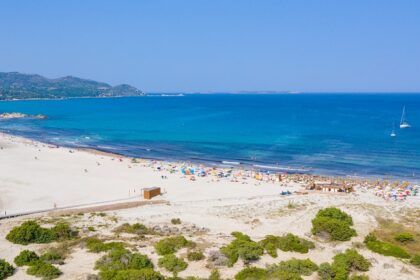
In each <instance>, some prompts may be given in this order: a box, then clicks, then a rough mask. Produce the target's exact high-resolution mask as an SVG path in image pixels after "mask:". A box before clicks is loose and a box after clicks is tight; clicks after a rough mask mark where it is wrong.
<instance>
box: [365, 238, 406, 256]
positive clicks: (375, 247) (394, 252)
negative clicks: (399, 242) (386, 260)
mask: <svg viewBox="0 0 420 280" xmlns="http://www.w3.org/2000/svg"><path fill="white" fill-rule="evenodd" d="M364 243H365V244H366V247H367V248H368V249H369V250H371V251H373V252H375V253H378V254H381V255H384V256H392V257H396V258H402V259H408V258H410V255H409V254H408V253H407V252H406V251H405V250H404V249H403V248H401V247H398V246H396V245H394V244H391V243H388V242H383V241H380V240H378V239H377V238H376V236H375V235H374V234H373V233H370V234H368V235H367V236H366V237H365V240H364Z"/></svg>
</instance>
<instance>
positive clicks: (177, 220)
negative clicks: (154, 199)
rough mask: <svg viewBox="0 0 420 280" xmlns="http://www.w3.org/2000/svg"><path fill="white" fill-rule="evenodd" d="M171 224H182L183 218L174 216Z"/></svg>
mask: <svg viewBox="0 0 420 280" xmlns="http://www.w3.org/2000/svg"><path fill="white" fill-rule="evenodd" d="M171 224H173V225H180V224H181V219H180V218H173V219H171Z"/></svg>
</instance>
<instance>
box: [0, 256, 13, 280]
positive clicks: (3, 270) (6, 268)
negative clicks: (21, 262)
mask: <svg viewBox="0 0 420 280" xmlns="http://www.w3.org/2000/svg"><path fill="white" fill-rule="evenodd" d="M14 271H15V268H14V267H13V266H12V265H11V264H10V263H8V262H6V261H5V260H4V259H0V280H3V279H6V278H7V277H9V276H12V275H13V272H14Z"/></svg>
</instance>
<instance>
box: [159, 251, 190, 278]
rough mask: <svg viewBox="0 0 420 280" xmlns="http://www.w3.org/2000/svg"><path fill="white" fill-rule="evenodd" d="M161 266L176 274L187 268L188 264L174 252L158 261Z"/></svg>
mask: <svg viewBox="0 0 420 280" xmlns="http://www.w3.org/2000/svg"><path fill="white" fill-rule="evenodd" d="M158 265H159V267H163V268H164V269H166V270H168V271H170V272H172V273H173V274H174V275H175V276H176V275H177V274H178V272H180V271H183V270H185V269H186V268H187V267H188V264H187V263H186V262H185V261H184V260H183V259H180V258H177V257H176V256H175V255H174V254H169V255H165V256H163V257H162V258H160V259H159V261H158Z"/></svg>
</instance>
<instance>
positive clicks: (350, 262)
mask: <svg viewBox="0 0 420 280" xmlns="http://www.w3.org/2000/svg"><path fill="white" fill-rule="evenodd" d="M370 266H371V264H370V262H369V261H368V260H366V259H365V258H364V257H363V256H362V255H360V254H359V253H358V252H357V251H356V250H353V249H348V250H346V251H345V252H344V253H341V254H337V255H336V256H335V257H334V262H333V263H332V265H330V264H328V263H322V264H321V265H320V266H319V269H318V276H319V278H320V279H321V280H347V279H348V277H349V274H350V272H351V271H355V270H356V271H368V270H369V267H370ZM356 279H357V278H356ZM362 279H363V278H362Z"/></svg>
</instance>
